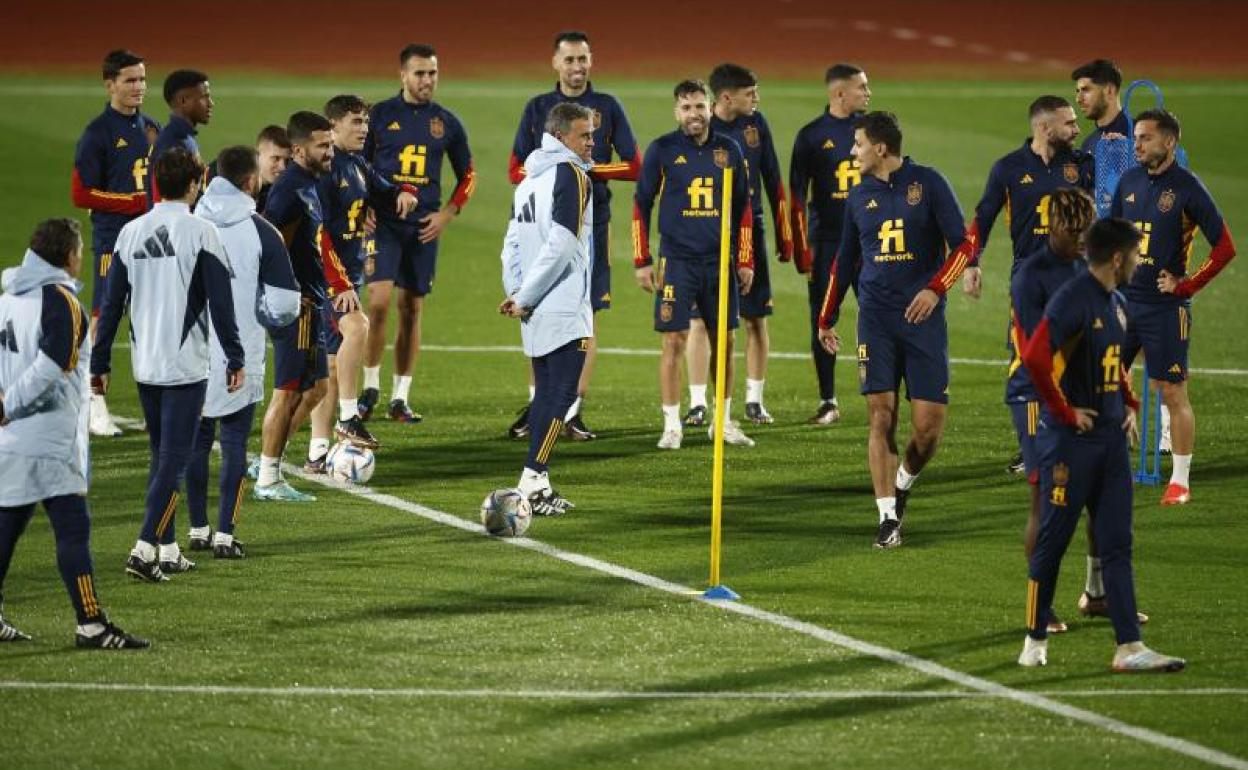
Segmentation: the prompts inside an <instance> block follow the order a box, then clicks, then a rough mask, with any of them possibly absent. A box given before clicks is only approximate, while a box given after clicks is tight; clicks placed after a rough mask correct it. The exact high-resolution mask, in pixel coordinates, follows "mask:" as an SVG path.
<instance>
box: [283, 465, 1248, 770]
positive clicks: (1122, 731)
mask: <svg viewBox="0 0 1248 770" xmlns="http://www.w3.org/2000/svg"><path fill="white" fill-rule="evenodd" d="M284 467H285V469H286V471H287V473H289V474H291V475H295V476H299V477H301V478H303V479H305V480H307V481H315V482H317V483H320V484H322V485H324V486H328V487H333V488H335V489H338V490H340V491H342V492H345V493H346V494H349V495H353V496H355V497H359V498H363V499H365V500H369V501H371V502H374V503H377V504H379V505H384V506H387V507H390V508H394V509H396V510H400V511H405V512H407V513H411V514H414V515H416V516H419V517H421V518H423V519H427V520H429V521H432V522H434V523H437V524H443V525H445V526H448V527H454V528H456V529H461V530H464V531H465V532H470V533H472V534H475V535H480V536H485V530H484V528H483V527H482V526H481V525H480V524H477V523H475V522H472V521H469V520H467V519H463V518H460V517H459V516H455V515H453V514H450V513H446V512H444V511H439V510H436V509H433V508H429V507H428V506H424V505H420V504H419V503H413V502H411V501H408V500H404V499H402V498H400V497H395V496H394V495H389V494H385V493H382V492H375V491H373V490H372V489H369V488H368V487H359V486H353V485H350V484H346V483H343V482H338V481H335V480H333V479H329V478H326V477H324V476H310V475H307V474H304V473H303V471H302V470H301V469H299V468H295V467H294V466H290V465H287V466H284ZM502 542H503V543H506V544H508V545H512V546H515V547H517V548H524V549H527V550H530V551H536V552H537V553H540V554H543V555H545V556H549V557H551V558H554V559H558V560H560V561H563V562H567V563H569V564H575V565H577V566H579V567H584V568H586V569H589V570H593V571H595V572H600V573H602V574H605V575H611V576H612V577H617V578H620V579H621V580H627V581H629V582H631V583H635V584H637V585H640V586H644V587H646V588H652V589H655V590H657V591H662V592H664V593H668V594H672V595H675V596H681V597H684V598H686V599H692V600H695V601H699V602H702V603H703V604H706V605H708V606H711V607H715V608H717V609H720V610H723V611H724V612H731V613H735V614H737V615H742V616H745V617H748V618H752V619H754V620H758V621H761V622H764V623H769V624H771V625H774V626H779V627H780V628H784V629H786V630H789V631H793V632H796V633H799V634H803V635H805V636H808V637H811V638H813V639H817V640H819V641H822V642H826V643H828V644H831V645H833V646H836V647H840V648H842V649H846V650H851V651H853V652H857V653H859V654H861V655H866V656H869V657H873V658H878V659H880V660H884V661H887V662H890V663H895V664H897V665H899V666H904V667H906V668H909V669H912V670H914V671H918V672H920V673H923V674H927V675H928V676H930V677H932V678H934V679H943V680H945V681H946V682H950V683H952V684H955V685H958V686H959V687H961V688H963V689H964V690H966V691H970V692H976V693H981V694H982V695H987V696H992V697H996V698H1000V699H1002V700H1008V701H1013V702H1015V703H1018V704H1020V705H1023V706H1028V707H1031V708H1034V709H1037V710H1039V711H1045V712H1048V713H1050V714H1053V715H1056V716H1059V717H1062V718H1064V719H1068V720H1071V721H1074V722H1081V723H1083V724H1086V725H1090V726H1092V727H1097V728H1100V729H1102V730H1105V731H1107V732H1111V733H1115V734H1117V735H1121V736H1124V737H1126V738H1130V739H1133V740H1136V741H1139V742H1141V743H1146V744H1149V745H1152V746H1156V747H1158V748H1163V749H1167V750H1169V751H1173V752H1175V753H1178V754H1182V755H1184V756H1187V757H1191V758H1193V759H1198V760H1200V761H1202V762H1206V763H1208V764H1211V765H1216V766H1218V767H1227V768H1234V770H1248V761H1245V760H1243V759H1240V758H1239V757H1235V756H1232V755H1230V754H1227V753H1225V752H1222V751H1218V750H1217V749H1212V748H1209V747H1207V746H1202V745H1201V744H1199V743H1195V742H1193V741H1189V740H1186V739H1184V738H1176V737H1174V736H1171V735H1166V734H1164V733H1159V732H1157V731H1155V730H1150V729H1148V728H1146V727H1139V726H1136V725H1132V724H1128V723H1126V722H1122V721H1120V720H1117V719H1114V718H1112V717H1108V716H1105V715H1103V714H1098V713H1096V712H1094V711H1088V710H1087V709H1082V708H1079V707H1077V706H1071V705H1069V704H1066V703H1062V702H1060V701H1056V700H1053V699H1052V698H1049V697H1046V696H1044V695H1041V694H1039V693H1035V692H1028V691H1025V690H1015V689H1013V688H1010V687H1006V686H1005V685H1002V684H998V683H996V682H993V681H989V680H987V679H981V678H979V677H977V676H972V675H970V674H964V673H962V672H961V671H956V670H954V669H951V668H948V667H946V666H942V665H940V664H939V663H934V662H932V661H930V660H925V659H923V658H919V657H915V656H914V655H910V654H907V653H904V652H900V651H898V650H893V649H890V648H888V647H883V646H881V645H878V644H872V643H871V642H866V641H863V640H861V639H856V638H854V637H852V636H848V635H846V634H842V633H840V632H838V631H833V630H832V629H829V628H824V627H822V626H817V625H815V624H813V623H807V622H805V621H802V620H798V619H796V618H791V617H789V616H787V615H781V614H779V613H776V612H770V611H768V610H764V609H760V608H758V607H754V606H752V605H749V604H745V603H744V602H729V601H716V600H708V599H703V598H702V595H701V592H699V591H696V590H695V589H693V588H691V587H689V586H684V585H680V584H679V583H673V582H671V581H668V580H664V579H662V578H660V577H656V576H654V575H649V574H647V573H645V572H640V571H638V570H634V569H630V568H628V567H624V566H621V565H619V564H612V563H611V562H607V561H603V560H601V559H596V558H594V557H592V556H587V555H585V554H580V553H576V552H574V551H565V550H564V549H562V548H557V547H555V546H553V545H549V544H547V543H543V542H541V541H538V540H533V539H530V538H526V537H519V538H504V539H502ZM982 695H981V696H980V697H982Z"/></svg>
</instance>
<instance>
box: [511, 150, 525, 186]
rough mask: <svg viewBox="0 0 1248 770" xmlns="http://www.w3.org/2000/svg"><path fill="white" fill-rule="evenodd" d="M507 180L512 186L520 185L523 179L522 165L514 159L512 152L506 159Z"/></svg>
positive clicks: (517, 159) (514, 155)
mask: <svg viewBox="0 0 1248 770" xmlns="http://www.w3.org/2000/svg"><path fill="white" fill-rule="evenodd" d="M507 178H508V179H510V180H511V183H512V184H520V181H521V180H522V179H524V164H523V163H521V162H520V159H519V158H517V157H516V153H515V151H514V150H513V151H512V153H511V156H510V157H509V158H508V159H507Z"/></svg>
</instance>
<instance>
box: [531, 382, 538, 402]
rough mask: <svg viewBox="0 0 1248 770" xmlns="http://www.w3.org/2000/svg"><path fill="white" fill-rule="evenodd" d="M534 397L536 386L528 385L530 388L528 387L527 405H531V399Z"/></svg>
mask: <svg viewBox="0 0 1248 770" xmlns="http://www.w3.org/2000/svg"><path fill="white" fill-rule="evenodd" d="M536 396H537V386H536V385H530V386H529V403H530V404H531V403H533V399H534V398H535V397H536Z"/></svg>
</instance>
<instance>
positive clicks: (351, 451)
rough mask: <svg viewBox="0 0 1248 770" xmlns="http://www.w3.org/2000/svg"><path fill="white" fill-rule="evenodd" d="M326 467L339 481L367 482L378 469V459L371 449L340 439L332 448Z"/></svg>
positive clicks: (326, 459) (327, 457) (326, 460)
mask: <svg viewBox="0 0 1248 770" xmlns="http://www.w3.org/2000/svg"><path fill="white" fill-rule="evenodd" d="M325 467H326V468H328V469H329V475H331V476H333V477H334V478H336V479H338V480H339V481H353V482H355V483H356V484H367V483H368V480H369V479H371V478H372V477H373V471H374V470H376V469H377V461H376V458H374V457H373V451H372V450H371V449H368V448H365V447H359V446H356V445H355V444H352V443H349V442H346V441H339V442H338V443H337V444H334V445H333V447H331V448H330V450H329V455H328V456H326V458H325Z"/></svg>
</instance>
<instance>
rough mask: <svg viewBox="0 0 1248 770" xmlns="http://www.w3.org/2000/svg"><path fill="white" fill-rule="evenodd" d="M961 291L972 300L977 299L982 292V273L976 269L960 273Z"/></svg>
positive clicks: (970, 268) (972, 268)
mask: <svg viewBox="0 0 1248 770" xmlns="http://www.w3.org/2000/svg"><path fill="white" fill-rule="evenodd" d="M962 291H963V292H965V293H966V295H967V296H968V297H970V298H972V299H979V295H980V294H982V293H983V291H984V275H983V271H982V270H980V269H979V268H978V267H968V268H967V269H966V270H965V271H964V272H963V273H962Z"/></svg>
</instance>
